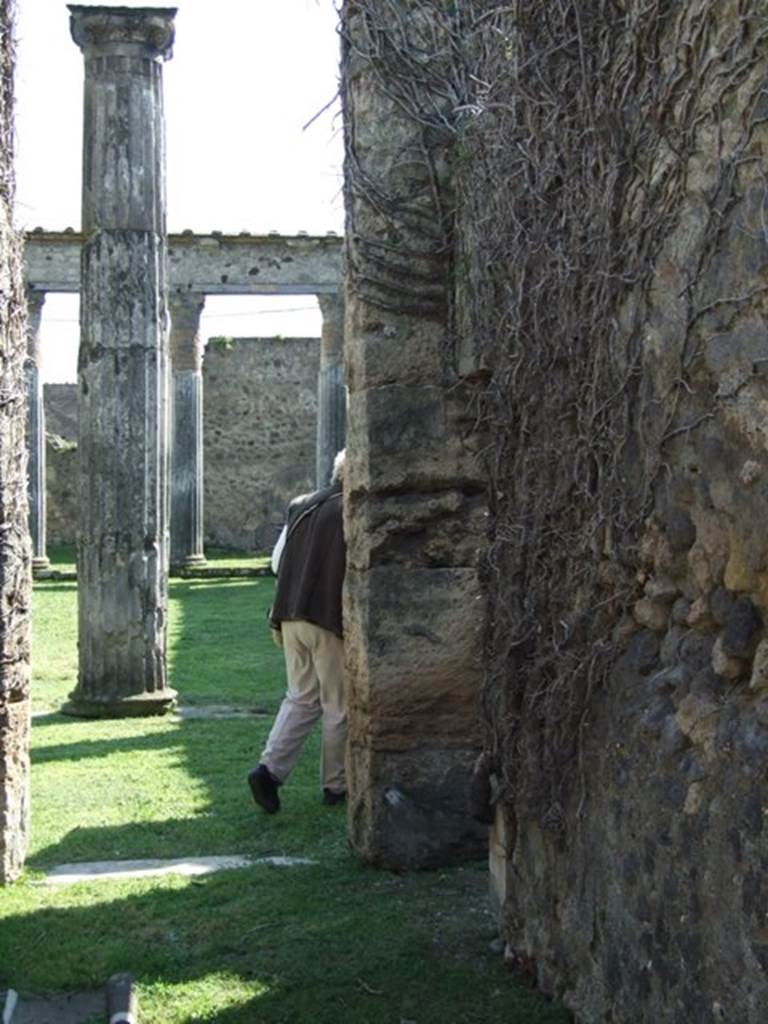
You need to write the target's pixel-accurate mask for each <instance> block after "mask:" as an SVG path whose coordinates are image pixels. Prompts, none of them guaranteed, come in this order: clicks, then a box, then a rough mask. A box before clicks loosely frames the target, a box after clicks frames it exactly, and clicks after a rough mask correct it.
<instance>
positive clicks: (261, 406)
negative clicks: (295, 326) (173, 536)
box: [203, 338, 320, 551]
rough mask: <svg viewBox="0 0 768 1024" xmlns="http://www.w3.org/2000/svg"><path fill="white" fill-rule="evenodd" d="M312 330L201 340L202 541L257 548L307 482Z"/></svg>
mask: <svg viewBox="0 0 768 1024" xmlns="http://www.w3.org/2000/svg"><path fill="white" fill-rule="evenodd" d="M319 366H320V343H319V340H318V339H317V338H251V339H243V338H238V339H235V340H226V341H213V340H212V341H209V343H208V345H207V347H206V352H205V359H204V361H203V403H204V404H203V410H204V411H203V424H204V426H203V431H204V465H205V470H204V474H205V475H204V479H205V543H206V544H214V545H219V546H223V547H232V548H238V549H240V550H246V551H250V550H264V549H267V548H269V547H270V546H271V544H272V543H273V541H274V540H275V539H276V534H277V531H278V530H279V528H280V526H281V525H282V522H283V519H284V517H285V510H286V507H287V505H288V502H289V501H290V500H291V498H293V497H295V496H296V494H299V493H302V492H306V491H311V490H313V489H314V478H315V445H316V437H317V375H318V370H319Z"/></svg>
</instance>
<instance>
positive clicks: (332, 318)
mask: <svg viewBox="0 0 768 1024" xmlns="http://www.w3.org/2000/svg"><path fill="white" fill-rule="evenodd" d="M317 301H318V302H319V303H320V312H321V313H322V314H323V333H322V336H321V338H320V372H319V374H318V379H317V486H318V487H325V486H326V485H327V484H328V483H330V480H331V471H332V469H333V459H334V457H335V455H336V453H337V452H338V451H340V450H341V449H342V448H343V447H344V443H345V437H346V428H347V389H346V387H345V384H344V301H343V299H342V298H341V296H340V295H318V296H317Z"/></svg>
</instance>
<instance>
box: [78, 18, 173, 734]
mask: <svg viewBox="0 0 768 1024" xmlns="http://www.w3.org/2000/svg"><path fill="white" fill-rule="evenodd" d="M69 10H70V11H71V13H72V19H71V30H72V36H73V38H74V40H75V42H76V43H77V44H78V46H80V48H81V49H82V51H83V54H84V57H85V114H84V132H85V137H84V153H83V236H84V243H83V250H82V272H81V278H82V288H81V314H80V316H81V338H80V358H79V367H78V380H79V391H78V395H79V404H80V440H79V453H80V493H79V501H80V528H79V540H78V578H79V586H78V604H79V609H78V610H79V651H80V665H79V677H78V683H77V687H76V689H75V690H74V692H73V693H72V694H71V701H70V703H69V704H68V705H67V707H66V710H67V711H68V712H70V713H71V714H83V715H145V714H155V713H160V712H162V711H164V710H166V709H168V708H169V707H171V706H172V705H173V703H174V700H175V697H176V694H175V692H174V691H173V690H170V689H168V687H167V685H166V664H165V643H166V635H165V634H166V606H167V582H168V405H169V403H168V365H167V360H168V355H167V349H168V346H167V335H168V312H167V299H168V286H167V267H166V263H167V242H166V224H165V207H166V203H165V140H164V134H165V132H164V119H163V101H162V62H163V60H164V59H167V58H169V57H170V55H171V46H172V42H173V17H174V14H175V10H173V9H170V8H165V9H161V8H136V9H129V8H125V7H114V8H110V7H81V6H70V8H69Z"/></svg>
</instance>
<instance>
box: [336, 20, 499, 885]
mask: <svg viewBox="0 0 768 1024" xmlns="http://www.w3.org/2000/svg"><path fill="white" fill-rule="evenodd" d="M406 9H407V10H408V12H409V13H408V15H406V18H407V23H408V24H409V26H410V29H413V31H414V32H415V33H416V35H417V36H418V35H419V34H420V33H423V34H424V42H425V45H432V41H433V39H434V31H435V25H434V24H433V22H432V20H431V18H430V17H429V16H426V17H425V16H424V12H423V11H419V12H418V14H417V15H416V16H415V17H413V18H411V17H410V15H411V14H413V13H414V12H413V11H412V10H411V9H410V5H409V4H405V5H404V7H403V10H406ZM379 13H380V16H381V17H382V18H383V19H384V21H385V22H386V23H387V25H388V26H389V28H390V29H391V30H392V31H393V32H395V33H398V32H399V31H400V30H401V27H402V24H403V22H402V21H401V20H400V18H401V14H402V12H401V11H400V9H399V5H394V6H392V7H386V8H382V9H381V11H380V12H379ZM343 17H344V26H343V29H344V31H343V38H344V40H345V45H344V55H343V86H342V92H343V103H344V111H345V137H346V142H347V165H346V169H347V175H346V178H345V205H346V213H347V229H348V230H347V237H346V250H345V259H346V279H345V295H346V303H347V320H346V325H347V326H346V339H345V343H346V364H347V376H348V384H349V405H348V421H347V432H348V439H349V442H348V446H347V453H348V458H347V468H346V482H345V495H346V525H347V529H348V537H349V545H348V569H347V581H346V585H345V646H346V652H347V678H348V689H349V701H350V754H349V769H350V840H351V843H352V845H353V847H354V848H355V849H356V850H358V851H359V852H360V853H361V854H362V856H364V857H365V858H366V859H368V860H370V861H373V862H375V863H379V864H383V865H385V866H388V867H417V866H426V865H431V864H438V863H442V862H446V861H451V860H457V859H461V858H466V857H470V856H476V855H477V854H478V853H479V851H480V849H481V846H482V845H484V843H485V835H486V832H487V829H486V828H484V827H483V826H480V825H478V824H477V823H475V822H473V821H472V820H471V819H470V817H469V814H468V808H467V802H468V801H467V796H468V789H469V784H470V780H471V773H472V765H473V763H474V761H475V757H476V754H477V750H478V746H479V716H478V705H477V698H478V689H479V682H480V665H479V637H480V626H481V622H482V616H483V608H482V602H481V600H480V590H479V585H478V579H477V571H476V569H475V566H476V565H477V562H478V557H477V549H478V548H479V547H480V546H482V540H483V536H484V533H485V523H484V517H483V515H482V511H481V506H480V502H479V499H478V496H479V495H480V493H481V492H482V491H483V488H484V486H485V479H484V473H483V471H482V468H481V464H480V460H479V458H478V455H479V451H480V450H481V447H482V445H481V442H480V439H479V437H478V430H477V423H476V417H475V416H474V415H473V413H472V411H471V406H470V399H471V397H472V393H471V390H470V389H469V387H468V386H467V384H466V382H462V381H460V380H458V379H457V372H456V366H455V365H454V358H455V353H454V342H453V336H452V326H453V325H452V322H451V312H450V309H451V304H450V291H451V288H452V285H453V278H454V273H453V267H452V262H451V260H452V243H451V225H450V223H449V220H450V217H449V215H448V211H449V210H451V209H452V208H453V200H452V187H453V185H452V177H451V158H452V156H451V153H450V147H449V145H448V141H449V140H448V136H447V135H445V134H443V133H441V132H434V133H431V132H430V133H427V134H426V135H425V133H424V131H423V126H422V125H421V124H419V122H418V120H417V119H413V118H411V117H409V115H408V114H407V112H406V111H405V110H404V109H403V107H402V104H400V103H398V102H397V100H396V98H395V97H394V96H393V93H392V86H393V84H394V82H389V83H388V82H387V81H386V79H385V77H384V79H383V78H382V71H383V70H384V69H383V65H382V64H381V62H380V61H379V57H378V55H377V54H376V53H375V52H371V51H370V50H369V43H370V34H369V26H368V25H367V22H366V17H365V13H364V11H362V10H361V9H360V8H359V7H358V6H357V5H355V4H348V5H346V6H345V9H344V14H343ZM410 29H409V30H410ZM445 52H447V51H445ZM385 75H386V72H385ZM427 103H428V105H429V106H430V108H431V109H433V110H434V109H435V108H436V106H442V105H443V103H444V97H443V95H442V94H441V95H435V96H430V97H429V99H428V100H427ZM430 567H431V568H430Z"/></svg>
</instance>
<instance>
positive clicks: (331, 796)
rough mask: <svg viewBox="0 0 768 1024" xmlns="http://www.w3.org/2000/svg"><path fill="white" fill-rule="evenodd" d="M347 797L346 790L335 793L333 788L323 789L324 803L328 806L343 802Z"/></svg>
mask: <svg viewBox="0 0 768 1024" xmlns="http://www.w3.org/2000/svg"><path fill="white" fill-rule="evenodd" d="M346 799H347V794H346V793H345V792H344V790H342V791H341V793H334V792H333V790H332V789H324V790H323V803H324V804H325V806H326V807H335V806H336V804H343V803H344V801H345V800H346Z"/></svg>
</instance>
